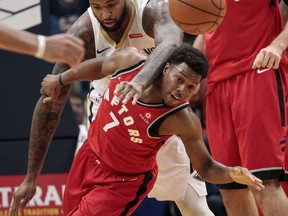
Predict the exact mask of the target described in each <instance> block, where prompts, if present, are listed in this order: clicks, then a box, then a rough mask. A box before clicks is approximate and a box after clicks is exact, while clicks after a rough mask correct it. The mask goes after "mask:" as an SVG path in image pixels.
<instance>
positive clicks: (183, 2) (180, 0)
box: [179, 0, 225, 18]
mask: <svg viewBox="0 0 288 216" xmlns="http://www.w3.org/2000/svg"><path fill="white" fill-rule="evenodd" d="M179 2H181V3H182V4H185V5H187V6H189V7H192V8H195V9H197V10H200V11H202V12H204V13H207V14H211V15H214V16H218V17H221V18H224V16H219V14H214V13H211V12H209V11H206V10H203V9H201V8H198V7H195V6H193V5H190V4H188V3H187V2H185V1H182V0H179ZM217 9H219V8H217ZM224 9H225V8H224ZM224 9H222V10H224Z"/></svg>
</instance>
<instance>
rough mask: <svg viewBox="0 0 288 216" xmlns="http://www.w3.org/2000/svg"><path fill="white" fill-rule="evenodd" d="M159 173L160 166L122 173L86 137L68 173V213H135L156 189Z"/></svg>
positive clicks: (112, 215)
mask: <svg viewBox="0 0 288 216" xmlns="http://www.w3.org/2000/svg"><path fill="white" fill-rule="evenodd" d="M156 175H157V168H155V169H153V170H152V171H149V172H146V173H142V174H136V175H131V174H128V175H125V174H119V173H117V172H116V171H114V170H113V169H111V168H110V167H109V166H107V165H106V164H105V163H104V162H103V161H101V160H100V159H99V158H98V157H97V155H95V153H94V152H93V151H92V149H91V148H90V146H89V144H88V142H87V141H85V143H84V144H83V146H82V147H81V149H80V150H79V152H78V153H77V155H76V157H75V159H74V161H73V164H72V167H71V169H70V172H69V175H68V179H67V184H66V189H65V193H64V200H63V208H64V214H65V215H68V216H71V215H73V216H80V215H81V216H87V215H89V216H94V215H97V216H103V215H109V216H119V215H131V214H132V212H133V211H134V210H135V209H136V207H137V206H138V205H139V204H140V203H141V201H142V200H143V199H144V198H145V197H146V195H147V194H148V193H149V191H150V190H151V189H152V187H153V185H154V183H155V180H156Z"/></svg>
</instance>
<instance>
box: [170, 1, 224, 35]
mask: <svg viewBox="0 0 288 216" xmlns="http://www.w3.org/2000/svg"><path fill="white" fill-rule="evenodd" d="M169 10H170V15H171V17H172V19H173V21H174V22H175V23H176V25H177V26H179V28H181V29H182V30H183V31H185V32H187V33H188V34H193V35H198V34H203V33H206V32H212V31H214V30H215V29H216V28H217V27H218V26H219V25H220V24H221V22H222V21H223V19H224V16H225V14H226V0H169Z"/></svg>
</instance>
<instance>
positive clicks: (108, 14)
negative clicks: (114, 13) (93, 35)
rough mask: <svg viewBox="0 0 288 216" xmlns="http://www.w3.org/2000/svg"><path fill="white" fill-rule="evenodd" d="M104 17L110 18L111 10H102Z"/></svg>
mask: <svg viewBox="0 0 288 216" xmlns="http://www.w3.org/2000/svg"><path fill="white" fill-rule="evenodd" d="M101 16H102V18H103V19H104V20H105V19H108V18H109V17H110V16H111V12H110V11H109V10H107V9H105V8H104V9H103V11H102V14H101Z"/></svg>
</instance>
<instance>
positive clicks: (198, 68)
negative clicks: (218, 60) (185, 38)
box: [167, 44, 209, 79]
mask: <svg viewBox="0 0 288 216" xmlns="http://www.w3.org/2000/svg"><path fill="white" fill-rule="evenodd" d="M167 61H168V62H169V63H170V64H175V65H178V64H181V63H183V62H185V63H186V64H187V65H188V66H189V67H190V68H191V69H192V70H193V71H195V72H196V73H197V74H199V75H200V76H201V79H203V78H205V77H206V76H207V74H208V70H209V63H208V60H207V58H206V56H205V55H204V54H203V53H202V52H201V51H199V50H197V49H195V48H193V47H192V46H191V45H187V44H183V45H181V46H180V47H177V48H175V50H174V51H173V52H172V53H171V55H170V56H169V58H168V60H167Z"/></svg>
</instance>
